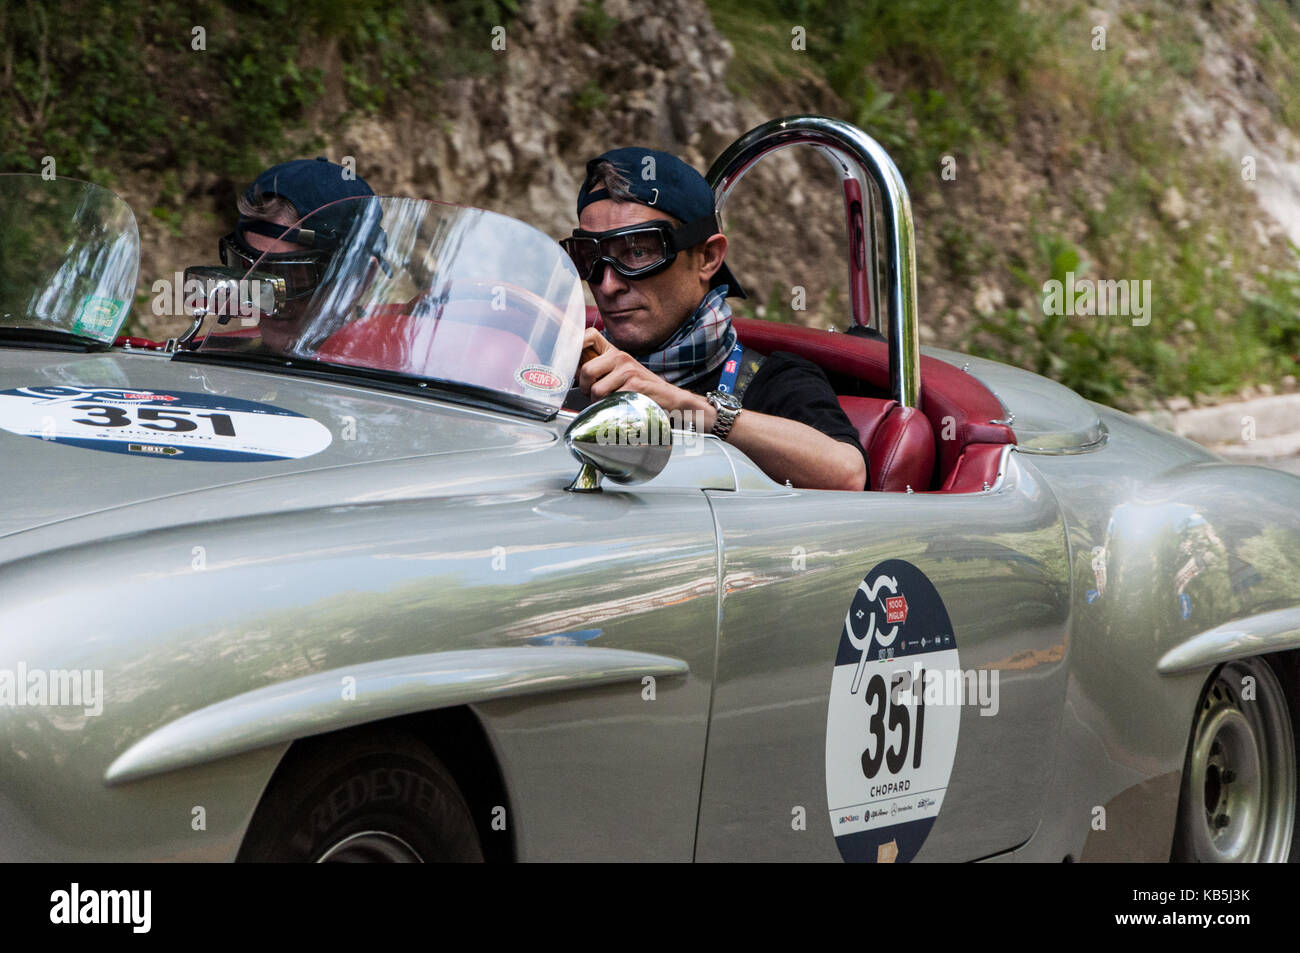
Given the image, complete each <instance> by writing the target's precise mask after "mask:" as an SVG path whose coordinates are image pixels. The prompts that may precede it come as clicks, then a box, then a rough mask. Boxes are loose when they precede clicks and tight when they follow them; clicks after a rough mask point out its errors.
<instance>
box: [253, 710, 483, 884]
mask: <svg viewBox="0 0 1300 953" xmlns="http://www.w3.org/2000/svg"><path fill="white" fill-rule="evenodd" d="M238 860H239V861H240V862H254V863H258V862H261V863H268V862H269V863H316V862H321V861H327V862H343V863H383V862H403V861H405V862H416V863H418V862H479V861H482V860H483V851H482V848H481V847H480V845H479V840H478V834H477V832H476V830H475V826H474V818H473V816H472V815H471V814H470V809H469V805H468V804H466V802H465V798H464V797H463V796H462V795H461V793H460V789H459V788H458V787H457V786H456V782H455V781H454V780H453V779H452V777H451V774H450V773H449V772H448V771H447V769H446V768H445V767H443V765H442V763H441V762H440V761H439V760H438V759H437V758H436V757H434V755H433V752H431V751H430V750H429V749H428V748H427V747H426V746H425V745H423V744H422V743H420V742H419V741H418V740H416V739H415V738H413V737H411V736H410V735H407V734H405V733H401V732H396V731H386V730H373V729H372V730H353V731H347V732H342V733H338V734H333V735H326V736H323V737H321V738H315V739H309V740H308V741H305V742H299V743H298V744H296V745H294V747H293V748H291V749H290V751H289V753H288V754H287V755H286V757H285V760H284V761H283V762H282V763H281V765H280V767H279V768H278V769H277V770H276V772H275V776H274V777H273V778H272V779H271V784H270V786H269V787H268V788H267V791H266V793H265V794H264V795H263V797H262V801H261V803H260V804H259V805H258V807H257V812H256V813H255V814H254V815H253V821H252V823H251V824H250V825H249V827H248V832H247V834H246V835H245V836H244V843H243V846H242V847H241V848H240V851H239V857H238Z"/></svg>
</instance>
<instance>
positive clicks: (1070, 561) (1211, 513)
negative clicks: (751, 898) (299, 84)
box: [0, 117, 1300, 861]
mask: <svg viewBox="0 0 1300 953" xmlns="http://www.w3.org/2000/svg"><path fill="white" fill-rule="evenodd" d="M794 145H808V146H811V147H813V148H815V149H816V150H818V151H819V152H821V153H822V154H823V155H824V156H825V157H826V158H827V159H829V160H830V161H831V162H832V164H833V165H834V166H835V168H836V169H837V170H838V171H839V173H840V179H841V181H842V184H843V189H844V197H845V202H846V208H847V211H848V217H849V234H850V244H851V247H850V249H849V252H850V254H849V259H850V282H851V289H852V301H853V306H854V308H853V310H854V318H855V325H854V327H852V328H850V329H849V333H831V332H823V331H818V330H812V329H807V328H800V327H795V326H790V325H781V324H776V323H768V322H760V321H753V320H739V319H738V320H737V327H738V330H739V333H740V337H741V339H742V340H743V341H745V342H746V344H747V345H749V346H750V347H753V348H755V349H756V350H758V351H760V352H771V351H776V350H781V351H789V352H794V353H797V354H801V355H803V356H805V357H807V358H809V359H811V360H813V361H814V362H816V363H818V364H819V365H820V366H822V367H823V368H824V369H825V370H826V371H827V374H828V376H829V377H830V379H831V381H832V383H833V384H834V386H835V387H836V390H837V393H839V394H840V395H841V404H842V405H843V406H844V407H845V410H846V412H847V413H848V414H849V416H850V419H851V420H852V421H853V422H854V424H855V425H856V426H857V427H858V429H859V431H860V434H861V437H862V441H863V444H864V446H865V447H866V448H867V449H868V451H869V454H870V459H871V486H872V490H871V491H869V492H862V493H848V492H833V491H810V490H802V489H798V488H795V487H791V486H787V485H779V484H777V483H774V482H773V481H772V480H770V479H769V478H768V477H767V476H765V475H764V474H763V473H762V471H760V470H759V468H758V467H756V466H755V465H754V464H753V463H752V462H751V461H750V460H748V459H747V458H746V457H745V456H744V455H742V454H741V453H739V452H738V451H736V450H735V448H733V447H732V446H730V445H729V444H727V443H726V442H723V441H720V440H718V439H716V438H714V437H711V436H703V435H699V434H695V433H692V432H689V431H687V430H684V429H680V428H677V427H674V424H675V423H677V422H676V421H673V420H671V419H669V418H668V416H667V415H666V414H665V413H664V412H663V411H662V410H661V409H660V408H658V407H657V406H656V405H654V404H653V402H651V401H649V400H648V399H646V398H644V397H641V396H639V395H631V394H616V395H613V396H611V397H609V398H606V399H605V400H602V401H599V402H597V403H595V404H593V405H592V406H590V407H587V408H585V409H583V410H582V411H581V412H579V413H574V412H571V411H568V410H565V409H564V404H565V400H566V393H567V392H568V390H569V387H570V384H571V382H572V380H573V378H574V374H575V370H576V368H577V366H578V363H579V360H580V351H581V346H582V335H583V332H584V329H585V327H586V325H587V324H588V323H589V321H594V320H596V316H595V315H590V316H589V315H588V314H587V311H586V308H585V307H584V302H583V291H582V286H581V283H580V282H579V280H578V277H577V274H576V273H575V271H574V269H573V266H572V264H571V263H570V262H569V261H568V259H567V258H566V257H565V255H564V254H563V253H562V251H561V249H560V248H559V246H558V245H557V244H556V243H555V241H554V240H552V239H550V238H548V237H547V236H545V235H543V234H542V233H540V232H538V231H537V230H535V229H533V228H531V227H530V226H528V225H525V224H523V223H521V222H518V221H515V220H513V219H510V218H507V217H505V216H502V215H498V214H494V213H492V212H487V211H481V210H477V209H471V208H464V207H459V206H451V205H444V204H440V203H436V202H430V201H417V200H413V199H405V198H364V199H352V200H348V201H349V202H351V203H352V205H350V206H348V207H346V208H343V209H339V208H334V209H333V210H332V212H331V221H335V222H338V221H343V222H344V223H345V224H346V236H345V237H344V239H343V241H342V245H341V247H340V250H339V251H338V252H337V253H335V255H334V256H333V257H332V258H331V259H330V260H329V262H328V263H322V262H319V261H316V262H312V261H305V262H304V263H303V266H302V267H303V268H304V269H311V268H316V269H318V272H316V273H313V274H312V275H311V276H310V277H311V278H312V281H310V282H304V283H303V285H302V287H311V288H313V289H314V290H313V291H311V293H309V294H300V293H297V290H298V288H297V286H296V284H295V282H294V281H292V280H287V279H286V278H285V277H284V276H283V274H280V275H278V276H273V275H269V274H266V273H264V272H261V271H259V270H258V269H257V265H256V264H254V265H253V268H252V270H251V271H248V272H247V273H244V272H243V271H235V270H231V269H228V268H227V269H218V268H206V269H205V268H196V269H192V270H191V271H190V272H189V273H187V275H186V280H185V281H184V282H183V287H178V288H172V289H170V290H169V289H168V287H167V285H166V282H163V283H162V285H161V286H155V294H160V295H165V294H175V295H176V296H177V297H178V299H181V298H183V300H184V306H185V309H186V311H187V313H189V314H190V315H191V316H192V317H193V319H194V325H193V327H192V328H191V329H190V330H189V331H188V332H187V333H186V334H184V335H182V336H181V337H180V338H179V339H177V340H174V341H171V342H168V345H167V346H166V347H156V346H154V345H151V344H148V343H146V342H139V341H129V340H124V339H119V338H118V337H117V334H118V331H119V329H120V328H121V326H122V323H123V320H124V318H125V317H126V315H127V312H128V310H129V308H130V303H131V302H132V301H133V299H134V297H135V294H136V272H137V267H138V239H137V233H136V228H135V222H134V219H133V217H132V214H131V211H130V210H129V209H128V208H127V206H126V205H125V204H124V203H123V202H122V201H121V200H120V199H119V198H117V197H116V196H114V195H113V194H112V193H110V192H108V191H106V190H104V189H102V188H99V187H96V186H93V185H88V184H86V183H83V182H78V181H75V180H68V179H56V180H53V181H45V180H43V179H41V178H40V177H38V176H20V175H9V176H2V177H0V208H2V209H3V210H4V215H3V217H0V467H3V471H2V472H3V476H4V480H3V485H4V502H3V505H2V506H0V633H3V642H2V643H0V738H2V739H3V744H0V795H2V796H0V831H2V832H3V833H2V834H0V856H3V857H4V858H6V859H15V860H19V859H21V860H92V861H100V860H143V859H161V860H236V859H239V860H303V861H319V860H330V861H368V860H426V861H428V860H472V859H478V858H486V859H489V860H505V859H519V860H546V859H581V860H605V859H626V860H633V859H635V860H691V859H696V860H841V859H843V860H848V861H907V860H935V861H967V860H977V859H1007V860H1035V861H1060V860H1062V859H1074V860H1114V859H1126V860H1167V859H1170V858H1171V857H1172V858H1175V859H1196V860H1212V861H1227V860H1279V861H1280V860H1286V859H1288V858H1289V857H1291V856H1294V855H1295V853H1296V848H1295V839H1296V825H1295V815H1296V806H1297V797H1296V738H1297V731H1296V712H1297V707H1298V705H1300V666H1298V665H1297V649H1300V516H1298V515H1297V513H1298V512H1300V481H1298V480H1297V479H1296V478H1295V477H1294V476H1290V475H1288V474H1285V473H1281V472H1276V471H1272V470H1267V469H1262V468H1256V467H1243V466H1229V465H1228V464H1225V463H1224V462H1222V461H1221V460H1219V459H1218V458H1216V457H1214V456H1213V455H1211V454H1210V453H1208V452H1206V451H1205V450H1202V449H1200V448H1198V447H1197V446H1195V445H1193V444H1191V443H1188V442H1187V441H1184V440H1182V439H1179V438H1177V437H1174V436H1172V435H1169V434H1167V433H1163V432H1160V431H1158V430H1155V429H1153V428H1151V427H1149V426H1146V425H1144V424H1142V423H1140V422H1138V421H1137V420H1135V419H1134V418H1132V417H1129V416H1126V415H1125V414H1122V413H1119V412H1117V411H1114V410H1111V409H1109V408H1106V407H1103V406H1100V405H1098V404H1094V403H1090V402H1088V401H1086V400H1083V399H1081V398H1080V397H1079V396H1077V395H1076V394H1074V393H1073V392H1072V391H1069V390H1067V389H1065V388H1064V387H1061V386H1060V385H1057V384H1055V383H1053V382H1052V381H1049V380H1046V379H1044V378H1042V377H1039V376H1036V375H1034V374H1030V373H1027V372H1025V371H1022V370H1018V369H1016V368H1012V367H1008V366H1005V365H1001V364H997V363H994V362H991V361H987V360H980V359H976V358H973V357H966V356H964V355H962V354H958V353H954V352H949V351H942V350H937V349H924V350H925V353H922V349H921V348H920V347H919V345H918V338H917V310H916V291H915V287H916V282H915V275H914V264H913V248H912V241H913V235H912V219H911V211H910V207H909V204H908V198H907V192H906V190H905V188H904V187H903V183H902V181H901V178H900V176H899V174H898V172H897V169H896V168H895V166H894V165H893V163H892V162H891V161H890V160H889V158H888V157H887V156H886V154H885V153H884V151H883V150H882V149H881V148H880V146H879V145H878V144H877V143H876V142H874V141H873V140H872V139H870V138H869V137H868V136H866V135H865V134H863V133H862V132H861V131H859V130H857V129H855V128H853V127H852V126H848V125H847V124H844V123H841V122H838V121H834V120H828V119H823V118H819V117H796V118H792V119H787V120H780V121H775V122H772V123H768V124H765V125H763V126H760V127H759V128H757V129H755V130H753V131H752V132H750V133H748V134H747V135H746V136H744V137H742V138H741V139H740V140H739V141H737V142H736V143H735V144H734V145H733V146H732V147H731V148H729V149H728V150H727V151H726V152H724V154H723V155H722V156H721V157H720V158H719V159H718V161H717V163H715V165H714V167H713V169H712V170H711V172H710V182H711V183H712V184H713V185H714V188H715V195H716V197H717V204H718V206H719V208H721V206H722V205H723V204H724V203H725V201H726V199H727V196H728V195H729V194H730V192H731V190H732V188H733V187H734V186H735V184H736V183H737V182H738V181H739V179H740V177H741V176H742V175H743V174H744V173H745V172H746V171H747V170H748V169H749V168H750V167H752V165H753V164H754V163H755V162H758V161H759V160H760V159H761V158H762V157H763V156H765V155H767V154H768V153H770V152H771V151H773V150H775V149H780V148H784V147H787V146H794ZM340 212H341V213H343V214H342V217H341V218H340V215H339V214H338V213H340ZM877 223H880V225H879V227H877ZM311 226H312V221H311V216H308V219H307V220H306V221H305V222H304V223H303V227H311ZM878 239H879V241H878ZM875 263H879V267H873V265H874V264H875ZM200 332H201V333H200ZM880 332H886V333H880Z"/></svg>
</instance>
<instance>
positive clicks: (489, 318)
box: [199, 197, 585, 414]
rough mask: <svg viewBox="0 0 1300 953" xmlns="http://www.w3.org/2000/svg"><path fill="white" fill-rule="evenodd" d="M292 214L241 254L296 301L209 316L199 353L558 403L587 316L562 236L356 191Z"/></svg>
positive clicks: (514, 401)
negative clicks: (277, 232)
mask: <svg viewBox="0 0 1300 953" xmlns="http://www.w3.org/2000/svg"><path fill="white" fill-rule="evenodd" d="M279 224H280V225H284V226H286V231H285V232H284V233H282V234H281V237H280V238H279V239H275V238H270V239H262V237H261V236H247V237H246V240H249V241H259V239H262V240H260V241H259V248H260V249H261V250H262V251H265V252H267V253H266V254H263V255H260V257H257V258H255V259H254V258H253V257H252V253H249V249H248V248H245V249H244V250H243V252H241V251H240V250H239V249H238V248H233V247H232V248H231V249H229V250H228V252H229V254H230V255H231V256H233V257H236V258H238V257H239V256H240V255H241V254H243V255H245V256H246V259H247V260H244V261H243V262H242V263H243V264H245V265H249V269H248V271H247V272H246V274H245V279H244V280H245V281H248V282H250V283H251V282H252V281H255V280H258V275H259V274H269V275H274V276H278V277H282V278H284V279H285V284H286V290H287V293H288V298H287V300H286V301H285V303H284V305H283V306H282V307H280V308H279V309H278V310H277V312H276V314H274V315H270V316H268V315H257V316H252V317H241V318H225V319H224V321H225V323H213V324H211V325H209V327H208V328H207V336H206V338H205V339H204V341H203V344H202V345H201V346H200V348H199V353H200V354H208V355H212V356H234V355H243V356H248V357H276V358H288V359H291V360H292V361H293V363H294V364H299V365H305V366H322V365H323V366H336V367H348V368H360V369H365V370H367V371H373V372H380V373H381V374H382V375H384V376H385V377H393V376H397V377H399V378H402V379H410V381H412V382H417V383H430V382H433V383H436V384H438V385H442V389H443V390H446V391H451V392H452V393H458V394H462V395H469V396H476V397H478V398H480V399H482V398H484V397H487V398H488V399H490V400H493V401H494V402H497V403H500V402H504V403H507V404H509V405H511V406H516V407H521V408H523V409H527V410H531V411H534V412H540V413H545V414H552V413H554V412H555V411H556V410H558V409H559V407H560V404H561V402H562V401H563V399H564V395H565V392H566V391H567V390H568V388H569V384H570V382H571V381H572V379H573V376H574V373H575V371H576V370H577V366H578V357H579V352H580V350H581V346H582V335H583V330H584V328H585V313H584V306H583V297H582V284H581V282H580V281H579V280H578V274H577V272H576V271H575V270H574V267H573V264H572V262H570V261H569V258H568V256H567V255H565V254H564V252H563V250H562V249H561V248H560V246H559V245H558V244H557V243H556V242H555V240H554V239H551V238H549V237H548V236H546V235H545V234H543V233H542V232H540V231H538V230H537V229H535V228H533V227H532V226H530V225H525V224H524V223H522V222H518V221H515V220H514V219H512V218H508V217H506V216H504V215H498V214H496V213H494V212H487V211H483V210H482V209H474V208H463V207H460V206H455V205H444V204H441V203H439V202H430V201H424V200H420V199H404V198H392V197H364V198H353V199H345V200H343V201H341V202H335V203H332V204H330V205H327V206H325V207H323V208H321V209H318V210H317V211H315V212H314V213H312V214H311V215H307V216H305V217H304V218H303V219H302V220H300V221H299V222H296V223H290V222H281V223H279ZM291 225H292V226H293V227H295V228H296V229H298V231H289V230H287V229H288V227H289V226H291ZM286 239H287V240H288V241H285V240H286ZM294 239H296V241H294ZM250 262H251V264H250ZM234 263H235V262H234V261H227V265H233V264H234Z"/></svg>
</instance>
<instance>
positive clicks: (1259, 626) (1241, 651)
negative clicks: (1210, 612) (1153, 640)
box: [1156, 606, 1300, 675]
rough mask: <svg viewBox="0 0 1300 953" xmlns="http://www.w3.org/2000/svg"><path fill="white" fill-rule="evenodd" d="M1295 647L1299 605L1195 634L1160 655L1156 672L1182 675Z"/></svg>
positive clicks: (1299, 625)
mask: <svg viewBox="0 0 1300 953" xmlns="http://www.w3.org/2000/svg"><path fill="white" fill-rule="evenodd" d="M1295 648H1300V606H1292V607H1291V608H1289V609H1276V610H1274V611H1273V612H1263V613H1260V614H1259V615H1256V616H1251V617H1250V618H1248V619H1238V620H1236V621H1234V622H1226V623H1224V624H1223V625H1220V626H1216V627H1215V628H1213V629H1210V630H1209V631H1207V632H1202V633H1200V634H1198V635H1194V636H1192V637H1191V638H1190V639H1187V640H1186V641H1185V642H1181V643H1179V644H1178V645H1175V646H1174V647H1173V648H1172V649H1170V650H1169V651H1168V652H1166V653H1165V654H1164V655H1163V656H1161V658H1160V661H1159V662H1158V663H1157V664H1156V671H1157V672H1159V673H1160V674H1161V675H1182V674H1184V673H1186V672H1192V671H1195V670H1197V669H1204V668H1210V667H1212V666H1215V665H1219V664H1221V663H1223V662H1230V661H1232V660H1233V659H1240V658H1250V657H1251V656H1254V655H1267V654H1271V653H1273V652H1283V651H1287V650H1290V649H1295Z"/></svg>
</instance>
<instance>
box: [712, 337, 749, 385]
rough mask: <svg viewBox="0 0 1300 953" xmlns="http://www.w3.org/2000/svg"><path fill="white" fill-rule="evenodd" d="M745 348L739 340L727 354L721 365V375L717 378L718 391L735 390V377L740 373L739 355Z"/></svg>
mask: <svg viewBox="0 0 1300 953" xmlns="http://www.w3.org/2000/svg"><path fill="white" fill-rule="evenodd" d="M744 351H745V348H744V347H743V346H742V345H741V343H740V342H739V341H737V342H736V346H735V347H733V348H732V349H731V353H730V354H728V355H727V362H726V363H725V364H723V365H722V376H721V377H719V378H718V393H720V394H733V393H735V391H736V378H737V376H739V374H740V357H741V355H742V354H743V353H744Z"/></svg>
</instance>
